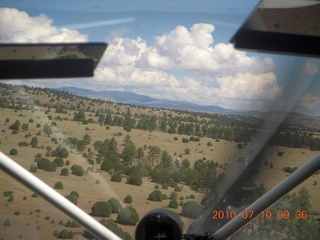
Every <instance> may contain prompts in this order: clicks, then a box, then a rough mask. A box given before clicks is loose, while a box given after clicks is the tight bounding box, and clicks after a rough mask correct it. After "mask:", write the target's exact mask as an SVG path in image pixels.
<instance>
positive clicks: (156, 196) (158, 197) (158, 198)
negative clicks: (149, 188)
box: [148, 190, 163, 202]
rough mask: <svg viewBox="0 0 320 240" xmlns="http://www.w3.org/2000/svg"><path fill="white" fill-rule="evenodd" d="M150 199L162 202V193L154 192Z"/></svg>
mask: <svg viewBox="0 0 320 240" xmlns="http://www.w3.org/2000/svg"><path fill="white" fill-rule="evenodd" d="M148 199H149V200H151V201H156V202H162V199H163V196H162V192H161V191H160V190H154V191H153V192H152V193H150V194H149V198H148Z"/></svg>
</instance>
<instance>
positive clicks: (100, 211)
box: [91, 201, 112, 217]
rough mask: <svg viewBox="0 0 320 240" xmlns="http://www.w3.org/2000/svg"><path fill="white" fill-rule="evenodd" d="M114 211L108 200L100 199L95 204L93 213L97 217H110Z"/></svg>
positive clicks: (92, 209)
mask: <svg viewBox="0 0 320 240" xmlns="http://www.w3.org/2000/svg"><path fill="white" fill-rule="evenodd" d="M111 213H112V207H111V205H110V204H109V203H108V202H105V201H100V202H96V203H95V204H93V206H92V208H91V214H92V215H93V216H97V217H109V216H110V215H111Z"/></svg>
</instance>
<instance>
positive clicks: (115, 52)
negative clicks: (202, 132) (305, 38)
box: [95, 24, 282, 109]
mask: <svg viewBox="0 0 320 240" xmlns="http://www.w3.org/2000/svg"><path fill="white" fill-rule="evenodd" d="M213 31H214V26H213V25H211V24H194V25H193V26H192V27H191V28H190V29H187V28H186V27H184V26H177V27H176V28H175V29H174V30H172V31H171V32H169V33H167V34H163V35H161V36H158V37H156V38H155V42H154V44H152V45H148V44H147V43H146V42H145V41H144V40H143V39H141V38H139V37H138V38H137V39H129V38H122V37H118V38H114V39H113V40H112V41H110V43H109V48H108V50H107V52H106V54H105V56H104V57H103V60H102V62H101V65H100V66H99V67H98V69H97V70H96V77H95V79H96V81H97V83H100V84H104V83H105V84H106V85H107V86H108V88H110V87H111V88H114V89H119V88H122V89H131V90H132V91H134V92H136V93H141V94H148V95H150V96H153V97H160V98H169V99H174V100H188V101H192V102H194V103H198V104H204V105H215V104H219V105H222V106H226V105H227V106H228V107H230V108H235V107H239V106H240V105H239V104H237V102H241V104H243V103H244V102H245V103H246V105H247V106H246V108H248V109H250V104H251V106H252V107H256V108H255V109H257V108H258V109H261V107H263V106H265V105H268V106H269V105H270V102H273V101H276V100H277V99H278V98H279V97H280V96H281V94H282V89H281V87H280V86H279V84H278V83H277V79H276V76H275V75H274V74H273V73H272V72H270V70H271V69H272V68H273V65H274V63H273V61H272V59H271V58H266V59H260V58H258V57H250V56H248V55H247V54H246V53H245V52H240V51H236V50H235V49H234V48H233V47H232V45H230V44H223V43H219V44H216V45H213V43H214V40H213V36H212V32H213ZM177 72H178V73H180V75H179V74H177ZM181 72H182V74H181Z"/></svg>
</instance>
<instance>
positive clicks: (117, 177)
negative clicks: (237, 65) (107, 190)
mask: <svg viewBox="0 0 320 240" xmlns="http://www.w3.org/2000/svg"><path fill="white" fill-rule="evenodd" d="M111 181H112V182H121V181H122V176H121V174H120V173H115V174H113V175H112V176H111Z"/></svg>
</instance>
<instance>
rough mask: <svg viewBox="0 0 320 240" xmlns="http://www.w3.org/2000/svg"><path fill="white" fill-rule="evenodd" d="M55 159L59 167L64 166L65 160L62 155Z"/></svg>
mask: <svg viewBox="0 0 320 240" xmlns="http://www.w3.org/2000/svg"><path fill="white" fill-rule="evenodd" d="M53 161H54V162H55V163H56V164H57V166H58V167H63V165H64V161H63V159H62V158H60V157H57V158H55V159H54V160H53Z"/></svg>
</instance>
